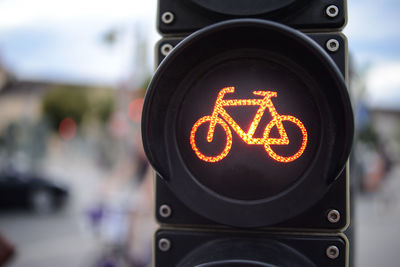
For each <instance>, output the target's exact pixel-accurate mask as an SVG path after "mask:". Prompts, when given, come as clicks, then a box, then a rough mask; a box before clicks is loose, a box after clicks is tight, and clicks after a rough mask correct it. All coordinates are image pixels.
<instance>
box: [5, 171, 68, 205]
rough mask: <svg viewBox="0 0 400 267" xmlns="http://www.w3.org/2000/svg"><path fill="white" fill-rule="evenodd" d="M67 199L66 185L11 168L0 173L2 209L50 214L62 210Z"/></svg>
mask: <svg viewBox="0 0 400 267" xmlns="http://www.w3.org/2000/svg"><path fill="white" fill-rule="evenodd" d="M67 198H68V189H67V187H66V186H64V185H61V184H58V183H56V182H52V181H50V180H48V179H45V178H43V177H39V176H38V175H34V174H30V173H23V172H20V171H16V170H14V169H11V168H10V169H6V170H3V171H0V209H9V208H30V209H32V210H33V211H35V212H37V213H48V212H51V211H55V210H56V209H58V208H61V207H62V206H63V204H64V203H65V201H66V199H67Z"/></svg>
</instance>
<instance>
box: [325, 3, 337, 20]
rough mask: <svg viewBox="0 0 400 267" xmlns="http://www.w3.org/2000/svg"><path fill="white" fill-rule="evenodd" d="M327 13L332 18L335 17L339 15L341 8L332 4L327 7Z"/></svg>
mask: <svg viewBox="0 0 400 267" xmlns="http://www.w3.org/2000/svg"><path fill="white" fill-rule="evenodd" d="M325 13H326V15H328V17H330V18H335V17H337V15H339V8H338V7H337V6H335V5H330V6H328V7H327V8H326V9H325Z"/></svg>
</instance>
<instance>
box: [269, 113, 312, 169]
mask: <svg viewBox="0 0 400 267" xmlns="http://www.w3.org/2000/svg"><path fill="white" fill-rule="evenodd" d="M284 121H287V122H290V123H294V124H295V125H296V126H297V127H298V128H299V130H300V131H301V134H302V138H303V139H302V141H301V145H300V148H299V150H298V151H297V152H295V153H294V154H293V155H291V156H281V155H278V154H277V153H275V151H274V150H273V149H272V148H271V145H270V144H269V143H268V139H269V134H270V132H271V129H272V128H273V127H274V126H277V123H279V122H278V121H276V120H272V121H271V122H270V123H268V125H267V127H265V131H264V138H265V140H266V142H265V143H264V148H265V150H266V151H267V153H268V155H269V156H270V157H271V158H273V159H274V160H276V161H279V162H285V163H286V162H291V161H294V160H296V159H298V158H299V157H300V156H301V155H302V154H303V152H304V150H305V149H306V146H307V140H308V136H307V130H306V128H305V127H304V124H303V123H302V122H301V121H300V120H299V119H298V118H296V117H293V116H289V115H281V116H280V123H283V122H284ZM276 145H277V144H276Z"/></svg>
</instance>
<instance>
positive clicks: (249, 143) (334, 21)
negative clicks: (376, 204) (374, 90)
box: [142, 0, 354, 267]
mask: <svg viewBox="0 0 400 267" xmlns="http://www.w3.org/2000/svg"><path fill="white" fill-rule="evenodd" d="M345 22H346V3H345V2H344V1H343V0H342V1H327V0H313V1H301V0H297V1H296V0H286V1H283V0H281V1H274V0H270V1H261V0H259V1H256V0H254V1H244V0H241V1H240V0H236V1H233V0H229V1H228V0H220V1H209V0H192V1H183V0H181V1H178V0H174V1H173V0H160V1H159V8H158V28H159V31H160V32H161V33H162V34H163V35H164V37H165V38H164V39H162V40H161V41H160V42H159V43H158V45H157V47H156V51H157V54H158V64H159V66H158V68H157V71H156V73H155V74H154V77H153V79H152V81H151V83H150V85H149V88H148V91H147V94H146V98H145V103H144V107H143V118H142V135H143V143H144V148H145V151H146V154H147V156H148V158H149V161H150V163H151V164H152V166H153V168H154V170H155V171H156V201H155V202H156V216H157V220H158V221H159V223H160V224H161V225H162V227H161V228H160V229H159V230H158V231H157V233H156V234H155V249H154V252H155V257H154V258H155V266H156V267H162V266H168V267H169V266H182V267H186V266H324V267H325V266H348V252H347V251H348V247H349V244H348V240H347V238H346V236H345V235H344V234H343V231H344V230H345V229H346V227H347V226H348V223H349V208H348V198H349V196H348V179H349V177H348V167H346V162H347V159H348V156H349V153H350V149H351V145H352V138H353V130H354V129H353V128H354V127H353V115H352V109H351V104H350V100H349V95H348V92H347V89H346V82H345V80H346V76H347V75H346V71H347V47H346V46H347V44H346V38H345V36H344V35H343V34H341V33H340V32H339V31H340V30H341V28H342V27H344V24H345ZM189 34H190V35H189Z"/></svg>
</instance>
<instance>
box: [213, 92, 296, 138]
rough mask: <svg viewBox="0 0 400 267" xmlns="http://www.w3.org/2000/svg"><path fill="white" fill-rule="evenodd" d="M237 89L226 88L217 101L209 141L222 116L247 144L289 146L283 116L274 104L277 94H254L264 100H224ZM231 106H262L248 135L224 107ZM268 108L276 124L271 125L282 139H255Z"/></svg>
mask: <svg viewBox="0 0 400 267" xmlns="http://www.w3.org/2000/svg"><path fill="white" fill-rule="evenodd" d="M234 92H235V87H225V88H223V89H222V90H221V91H220V92H219V93H218V97H217V100H216V101H215V106H214V110H213V112H212V115H211V122H210V127H209V130H208V133H207V141H208V142H212V140H213V137H214V130H215V125H216V124H217V117H218V116H221V117H222V118H223V119H224V120H225V121H226V122H227V123H228V124H229V126H231V127H232V129H233V130H234V131H235V132H236V133H237V134H238V135H239V136H240V138H242V139H243V141H244V142H246V144H249V145H264V144H279V145H287V144H289V138H288V136H287V134H286V131H285V129H284V127H283V125H282V120H281V116H280V115H279V114H278V112H277V111H276V109H275V106H274V104H273V103H272V100H271V98H272V97H276V96H277V93H276V92H272V91H253V94H255V95H259V96H263V97H264V98H259V99H257V98H256V99H228V100H224V99H223V98H224V96H225V94H227V93H234ZM229 106H260V107H259V108H258V110H257V112H256V115H255V116H254V118H253V121H252V122H251V125H250V128H249V130H248V131H247V133H246V132H245V131H244V130H243V129H242V128H241V127H240V126H239V125H238V124H237V123H236V122H235V121H234V119H233V118H232V117H231V116H230V115H229V114H228V112H226V110H225V109H224V107H229ZM267 108H268V111H269V112H270V114H271V116H272V121H273V122H274V123H273V124H271V125H276V126H277V128H278V132H279V135H280V138H267V136H266V135H264V136H263V138H255V137H253V136H254V133H255V132H256V129H257V127H258V124H259V123H260V121H261V118H262V116H263V115H264V112H265V110H266V109H267Z"/></svg>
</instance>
